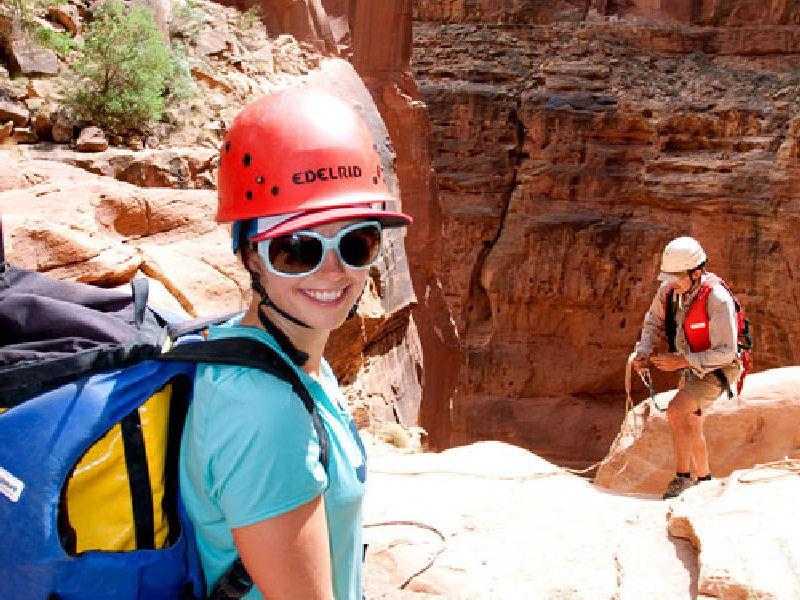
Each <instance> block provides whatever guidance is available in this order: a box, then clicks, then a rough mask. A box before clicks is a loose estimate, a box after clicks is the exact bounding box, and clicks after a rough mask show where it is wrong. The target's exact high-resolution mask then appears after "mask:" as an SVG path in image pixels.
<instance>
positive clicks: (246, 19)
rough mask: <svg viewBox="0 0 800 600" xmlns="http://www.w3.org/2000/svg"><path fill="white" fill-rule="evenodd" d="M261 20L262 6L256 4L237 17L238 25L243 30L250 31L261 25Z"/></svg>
mask: <svg viewBox="0 0 800 600" xmlns="http://www.w3.org/2000/svg"><path fill="white" fill-rule="evenodd" d="M261 22H262V21H261V7H260V6H259V5H258V4H255V5H253V6H251V7H250V8H248V9H247V10H246V11H244V12H243V13H240V14H239V16H238V17H237V19H236V27H237V28H238V29H241V30H242V31H248V30H250V29H253V28H254V27H256V26H257V25H260V24H261Z"/></svg>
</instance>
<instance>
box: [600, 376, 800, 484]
mask: <svg viewBox="0 0 800 600" xmlns="http://www.w3.org/2000/svg"><path fill="white" fill-rule="evenodd" d="M799 390H800V367H784V368H782V369H771V370H768V371H764V372H761V373H756V374H754V375H750V376H748V377H747V379H746V380H745V385H744V390H743V393H742V396H741V398H740V399H738V400H733V401H729V400H727V399H726V398H725V397H724V396H723V397H721V398H720V399H718V400H717V401H716V402H715V403H714V404H712V405H711V407H710V409H709V410H708V411H707V414H706V419H705V436H706V443H707V444H708V452H709V463H710V465H711V472H712V474H713V475H714V476H716V477H725V476H728V475H729V474H730V473H732V472H733V471H734V470H737V469H742V468H744V467H747V466H750V465H753V464H758V463H766V462H770V461H775V460H779V459H782V458H784V457H790V458H800V437H798V433H797V432H798V430H800V391H799ZM674 393H675V392H674V391H671V392H664V393H663V394H659V396H658V397H657V403H658V404H659V405H660V406H666V404H667V402H668V399H669V398H670V397H671V396H672V395H674ZM673 460H674V459H673V453H672V439H671V434H670V432H669V426H668V424H667V421H666V417H665V415H664V413H660V412H658V411H656V410H654V409H652V407H651V406H650V404H649V402H642V403H640V404H639V405H638V406H636V407H635V408H634V409H633V411H632V412H631V413H629V414H628V416H627V419H626V421H625V424H624V428H623V430H622V431H621V435H620V437H619V438H618V439H617V441H616V442H615V444H614V445H613V446H612V447H611V450H610V451H609V454H608V456H607V457H606V458H605V459H604V461H603V463H602V464H601V466H600V468H599V470H598V473H597V477H596V479H595V482H596V483H597V484H598V485H600V486H602V487H606V488H608V489H611V490H615V491H618V492H650V493H656V492H659V491H661V490H663V489H664V488H665V487H666V484H667V482H668V481H669V480H670V479H671V478H672V476H673V474H674V473H673V471H674V463H673Z"/></svg>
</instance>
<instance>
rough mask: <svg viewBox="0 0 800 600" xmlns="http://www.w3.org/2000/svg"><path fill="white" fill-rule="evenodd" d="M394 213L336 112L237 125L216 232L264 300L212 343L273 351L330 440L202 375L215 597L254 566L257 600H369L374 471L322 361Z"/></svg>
mask: <svg viewBox="0 0 800 600" xmlns="http://www.w3.org/2000/svg"><path fill="white" fill-rule="evenodd" d="M392 201H394V198H393V197H392V196H391V195H390V194H389V192H388V189H387V188H386V185H385V183H384V180H383V176H382V173H381V167H380V158H379V156H378V154H377V152H376V149H375V146H374V143H373V140H372V136H371V134H370V131H369V129H368V128H367V126H366V125H365V123H364V122H363V121H362V120H361V118H360V117H359V116H358V115H357V114H356V113H355V111H354V110H353V109H352V108H351V107H350V106H349V105H347V104H346V103H344V102H342V101H341V100H339V99H336V98H334V97H331V96H328V95H326V94H322V93H319V92H313V91H308V90H293V91H287V92H282V93H278V94H274V95H270V96H267V97H264V98H262V99H260V100H258V101H256V102H255V103H253V104H251V105H249V106H248V107H246V108H245V109H244V110H243V111H242V113H241V114H240V115H239V116H238V117H237V118H236V120H235V121H234V122H233V124H232V125H231V128H230V131H229V132H228V135H227V137H226V139H225V141H224V143H223V148H222V151H221V157H220V169H219V208H218V212H217V220H218V221H220V222H232V223H233V247H234V252H238V253H239V254H240V258H241V260H242V263H243V264H244V266H245V268H246V269H247V270H248V272H249V273H250V275H251V280H252V289H253V291H254V292H255V293H254V294H253V300H252V302H251V304H250V306H249V307H248V309H247V310H246V312H245V313H244V315H243V316H242V317H241V318H239V319H235V320H234V321H232V322H231V323H228V324H226V325H224V326H221V327H212V328H210V330H209V339H219V338H228V337H240V338H241V337H245V338H251V339H255V340H257V341H259V342H261V343H263V344H266V345H268V346H269V347H270V348H272V349H273V350H275V351H277V352H278V353H279V354H280V356H281V357H282V358H283V360H285V362H286V363H288V364H290V365H292V368H293V369H295V370H296V372H297V376H298V377H299V379H300V380H301V381H302V384H303V388H304V390H305V391H306V392H307V395H308V396H309V397H310V398H311V400H309V402H313V408H314V411H315V412H316V413H317V414H318V415H319V417H320V419H319V420H320V422H321V426H318V425H317V423H316V422H312V419H310V418H309V412H308V410H307V407H305V406H304V404H303V400H302V399H301V398H300V397H298V393H297V391H298V390H297V389H296V388H293V387H292V385H291V384H290V383H289V382H287V381H286V380H285V379H283V378H281V377H278V376H274V375H270V374H268V373H265V372H263V371H261V370H257V369H248V368H244V367H235V366H220V365H206V366H201V367H200V368H198V372H197V376H196V380H195V390H194V400H193V402H192V405H191V407H190V410H189V414H188V415H187V420H186V426H185V428H184V435H183V443H182V448H181V494H182V498H183V501H184V504H185V507H186V511H187V513H188V514H189V516H190V518H191V519H192V522H193V523H194V524H195V529H196V532H195V536H196V539H197V545H198V549H199V552H200V556H201V560H202V563H203V568H204V572H205V575H206V580H207V586H208V588H209V590H211V589H212V588H215V587H218V584H219V583H220V582H221V581H222V582H224V585H225V586H227V587H230V586H231V579H232V578H231V577H230V576H229V575H226V573H228V572H229V571H230V569H231V567H232V565H233V566H234V568H237V566H238V568H240V567H241V565H242V564H243V567H244V570H246V574H247V576H249V578H251V579H252V581H253V583H254V586H253V587H252V589H249V590H248V589H247V587H246V586H245V589H244V590H243V591H244V593H245V594H246V595H245V596H244V597H246V598H248V599H250V598H262V597H268V598H270V600H273V599H282V598H297V599H301V598H302V599H303V600H309V599H317V598H319V599H323V598H324V599H331V598H336V599H337V600H345V599H347V600H350V599H352V600H360V599H361V597H362V591H361V558H362V544H361V499H362V496H363V493H364V480H365V475H366V464H365V455H364V450H363V446H362V444H361V440H360V439H359V437H358V433H357V431H356V428H355V426H354V424H353V420H352V418H351V417H350V415H349V414H348V412H347V410H346V409H345V401H344V398H343V396H342V394H341V392H340V391H339V389H338V385H337V381H336V378H335V377H334V375H333V373H332V371H331V369H330V367H329V366H328V364H327V362H326V361H325V359H324V358H323V350H324V348H325V343H326V341H327V339H328V336H329V334H330V332H331V330H333V329H335V328H336V327H338V326H340V325H341V324H342V323H343V322H344V321H345V320H346V319H347V318H348V316H350V315H351V314H352V313H353V312H354V311H355V307H356V305H357V303H358V300H359V298H360V296H361V292H362V290H363V289H364V285H365V283H366V279H367V275H368V270H369V267H370V266H371V265H372V264H373V263H374V262H375V261H376V260H377V259H378V258H379V256H380V250H381V240H382V233H383V230H384V229H386V228H388V227H400V226H404V225H407V224H409V223H410V222H411V219H410V217H408V216H407V215H404V214H402V213H397V212H390V211H388V210H385V208H384V207H385V205H386V203H388V202H392ZM323 456H326V458H325V459H324V460H323V459H322V457H323ZM237 557H240V558H241V563H237V562H236V561H237ZM235 579H236V578H235V577H234V578H233V580H235ZM234 583H235V581H234Z"/></svg>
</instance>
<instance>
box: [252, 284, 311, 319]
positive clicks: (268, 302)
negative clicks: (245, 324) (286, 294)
mask: <svg viewBox="0 0 800 600" xmlns="http://www.w3.org/2000/svg"><path fill="white" fill-rule="evenodd" d="M248 271H249V269H248ZM250 279H251V280H252V287H253V290H254V291H255V292H256V293H257V294H258V295H259V297H260V298H261V302H260V304H259V310H258V318H259V319H261V324H262V325H264V318H265V317H264V316H263V315H264V311H263V310H261V307H262V306H263V307H264V308H271V309H272V310H274V311H275V312H276V313H278V314H279V315H280V316H282V317H283V318H284V319H287V320H289V321H291V322H292V323H294V324H295V325H299V326H300V327H305V328H306V329H311V325H309V324H308V323H304V322H303V321H301V320H300V319H298V318H297V317H294V316H292V315H290V314H289V313H288V312H286V311H285V310H283V309H282V308H281V307H280V306H278V305H277V304H275V303H274V302H273V301H272V299H271V298H270V297H269V294H267V290H265V289H264V286H263V285H261V280H260V279H259V278H258V275H256V274H255V273H254V272H253V271H250Z"/></svg>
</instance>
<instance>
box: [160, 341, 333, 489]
mask: <svg viewBox="0 0 800 600" xmlns="http://www.w3.org/2000/svg"><path fill="white" fill-rule="evenodd" d="M158 360H162V361H167V362H188V363H195V364H199V363H207V364H216V365H230V366H236V367H248V368H251V369H259V370H261V371H264V372H265V373H269V374H270V375H274V376H275V377H278V378H279V379H283V380H284V381H286V382H288V383H289V384H290V385H291V386H292V389H293V390H294V392H295V394H297V396H298V397H299V398H300V400H301V401H302V402H303V406H305V409H306V411H308V414H309V415H311V420H312V422H313V424H314V430H315V431H316V432H317V436H318V437H319V446H320V448H319V460H320V462H321V463H322V466H323V467H324V468H325V472H326V473H327V472H328V463H329V448H328V437H327V434H326V432H325V426H324V425H323V424H322V418H321V417H320V416H319V412H318V411H317V409H316V404H315V403H314V399H313V398H312V397H311V393H310V392H309V391H308V388H307V387H306V386H305V384H304V383H303V381H302V380H301V379H300V376H299V375H298V374H297V371H296V370H295V368H294V367H293V366H292V365H290V364H289V363H287V362H286V360H285V359H284V358H283V357H281V355H280V354H278V352H277V351H275V350H273V349H272V348H271V347H270V346H268V345H267V344H264V343H262V342H259V341H257V340H254V339H250V338H221V339H216V340H208V341H204V342H188V343H185V344H179V345H177V346H175V347H174V348H172V349H171V350H170V351H169V352H165V353H164V354H162V355H160V356H159V357H158Z"/></svg>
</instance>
